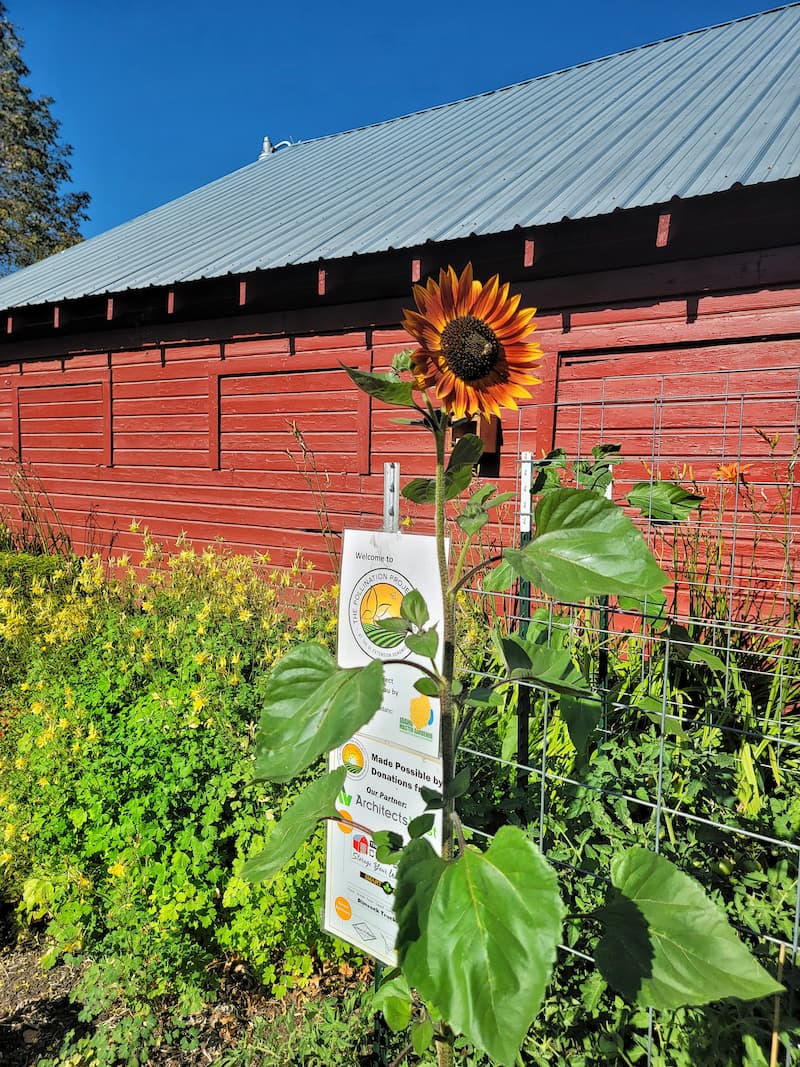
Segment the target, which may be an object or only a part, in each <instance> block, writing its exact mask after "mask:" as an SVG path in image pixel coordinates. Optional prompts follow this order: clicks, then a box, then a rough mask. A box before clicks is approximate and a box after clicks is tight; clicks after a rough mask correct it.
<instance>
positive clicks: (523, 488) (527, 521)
mask: <svg viewBox="0 0 800 1067" xmlns="http://www.w3.org/2000/svg"><path fill="white" fill-rule="evenodd" d="M520 458H521V463H520V472H519V532H520V533H521V534H529V533H530V532H531V481H532V478H533V452H523V453H522V455H521V457H520Z"/></svg>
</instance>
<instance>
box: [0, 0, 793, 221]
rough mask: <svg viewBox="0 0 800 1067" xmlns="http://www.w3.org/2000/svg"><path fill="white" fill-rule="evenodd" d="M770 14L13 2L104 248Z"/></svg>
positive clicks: (674, 0)
mask: <svg viewBox="0 0 800 1067" xmlns="http://www.w3.org/2000/svg"><path fill="white" fill-rule="evenodd" d="M770 6H776V5H770V4H768V3H767V2H765V0H760V2H759V0H692V2H689V0H671V2H670V3H666V4H662V3H658V4H656V3H653V2H652V0H638V2H621V0H619V2H617V0H607V2H603V0H599V2H598V0H595V2H589V0H561V3H560V4H559V3H550V4H544V3H540V2H539V0H505V2H500V3H491V2H488V0H480V2H479V0H448V2H446V3H436V2H435V0H434V2H428V3H427V4H419V3H417V4H408V3H405V4H402V5H400V4H396V5H391V6H390V5H385V4H381V0H371V2H365V0H348V2H344V0H327V2H323V0H305V2H304V0H286V2H283V3H275V2H273V0H263V2H260V3H259V2H256V0H214V2H213V3H212V2H210V0H193V2H192V0H160V2H159V0H137V2H136V3H135V4H131V5H130V6H129V5H127V4H122V3H121V2H117V0H6V7H7V9H8V15H9V17H10V18H11V20H12V21H13V22H14V23H15V25H16V26H17V29H18V31H19V32H20V34H21V35H22V37H23V39H24V41H25V49H24V52H23V58H24V59H25V62H26V63H27V65H28V66H29V67H30V69H31V78H30V82H29V83H30V85H31V87H32V88H33V90H34V92H35V93H36V94H37V95H49V96H52V97H54V99H55V103H54V105H53V112H54V114H55V116H56V118H57V119H58V120H59V121H60V122H61V124H62V139H63V140H65V141H67V142H68V143H70V144H72V146H73V148H74V154H73V157H72V176H73V181H74V185H75V187H76V188H79V189H85V190H86V191H87V192H89V193H90V194H91V196H92V204H91V208H90V213H91V220H90V222H89V223H87V224H86V225H85V226H84V228H83V232H84V234H85V235H86V236H92V235H93V234H95V233H99V232H101V231H103V230H107V229H109V228H110V227H112V226H115V225H117V224H119V223H121V222H125V221H126V220H127V219H130V218H133V217H135V216H136V215H140V214H142V213H143V212H145V211H148V210H150V209H151V208H154V207H157V206H158V205H159V204H163V203H166V202H167V201H168V200H172V199H174V198H175V197H177V196H180V195H182V194H183V193H186V192H189V191H190V190H192V189H195V188H197V187H198V186H200V185H203V184H205V183H206V182H208V181H211V180H213V179H214V178H218V177H220V176H221V175H223V174H227V173H229V172H230V171H232V170H235V169H237V168H238V167H240V166H243V165H244V164H246V163H249V162H251V161H252V160H254V159H255V158H256V157H257V156H258V153H259V151H260V148H261V142H262V139H263V137H264V135H265V134H268V135H269V136H270V138H271V139H272V141H273V142H274V143H277V142H279V141H282V140H294V141H300V140H308V139H310V138H312V137H319V136H321V135H324V134H328V133H336V132H339V131H341V130H347V129H352V128H353V127H356V126H363V125H368V124H370V123H374V122H380V121H381V120H383V119H388V118H393V117H395V116H397V115H403V114H407V113H408V112H411V111H417V110H420V109H421V108H426V107H432V106H434V105H436V104H442V103H446V102H448V101H451V100H457V99H460V98H461V97H464V96H469V95H472V94H474V93H481V92H485V91H488V90H491V89H497V88H499V87H501V86H504V85H510V84H513V83H514V82H518V81H522V80H524V79H526V78H533V77H536V76H537V75H539V74H546V73H548V72H550V71H554V70H559V69H562V68H564V67H569V66H573V65H574V64H576V63H582V62H585V61H586V60H590V59H595V58H598V57H600V56H603V55H609V54H611V53H614V52H619V51H622V50H624V49H627V48H633V47H637V46H639V45H643V44H647V43H649V42H651V41H656V40H660V39H661V38H663V37H670V36H673V35H675V34H678V33H684V32H686V31H688V30H693V29H699V28H701V27H704V26H711V25H714V24H716V23H719V22H726V21H728V20H729V19H733V18H739V17H741V16H743V15H749V14H753V13H754V12H756V11H760V10H766V9H767V8H768V7H770Z"/></svg>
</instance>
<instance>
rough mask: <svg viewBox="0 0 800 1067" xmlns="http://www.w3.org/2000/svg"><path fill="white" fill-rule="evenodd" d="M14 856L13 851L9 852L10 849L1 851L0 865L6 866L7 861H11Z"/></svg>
mask: <svg viewBox="0 0 800 1067" xmlns="http://www.w3.org/2000/svg"><path fill="white" fill-rule="evenodd" d="M13 858H14V854H13V853H12V852H9V851H8V850H6V851H5V852H0V866H2V867H5V866H6V864H7V863H11V861H12V860H13Z"/></svg>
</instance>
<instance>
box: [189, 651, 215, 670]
mask: <svg viewBox="0 0 800 1067" xmlns="http://www.w3.org/2000/svg"><path fill="white" fill-rule="evenodd" d="M193 659H194V661H195V663H196V664H197V665H198V667H204V666H205V664H206V663H208V661H209V660H210V659H211V653H210V652H206V651H205V649H204V650H203V651H202V652H195V654H194V656H193Z"/></svg>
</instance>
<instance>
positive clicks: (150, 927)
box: [0, 539, 346, 1063]
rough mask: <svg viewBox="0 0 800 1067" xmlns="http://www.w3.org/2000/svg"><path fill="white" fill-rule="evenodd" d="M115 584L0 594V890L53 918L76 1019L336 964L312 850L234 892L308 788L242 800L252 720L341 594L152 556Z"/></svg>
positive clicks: (147, 552) (177, 557)
mask: <svg viewBox="0 0 800 1067" xmlns="http://www.w3.org/2000/svg"><path fill="white" fill-rule="evenodd" d="M61 570H63V568H61ZM113 571H114V574H113V576H112V577H110V578H109V577H107V576H106V574H105V573H104V571H103V568H102V567H101V565H100V563H99V561H97V560H89V561H83V563H82V564H81V565H80V566H78V567H77V568H76V570H75V572H74V574H72V575H67V574H66V573H59V568H56V569H55V570H54V571H52V572H51V573H50V574H49V575H48V576H47V577H41V578H40V577H37V578H35V579H34V581H33V582H32V587H31V590H30V595H28V593H24V592H23V591H22V590H21V589H19V588H18V587H14V588H13V589H9V590H7V591H6V592H7V596H6V601H7V603H6V604H5V607H4V608H3V614H2V625H3V627H4V632H3V637H4V638H5V641H4V646H5V648H6V649H7V650H8V649H9V648H10V647H14V646H15V643H16V646H17V647H16V651H17V653H18V654H17V655H16V656H7V657H6V664H7V669H8V671H9V673H10V674H11V675H12V676H13V678H12V684H10V685H9V686H8V687H7V688H6V690H5V692H4V694H3V697H2V706H3V719H2V724H1V725H2V729H3V731H4V733H3V736H2V737H0V760H2V766H0V772H2V787H1V795H0V803H2V808H3V811H4V812H5V820H4V825H3V827H2V829H0V848H2V852H0V872H2V873H1V874H0V879H1V880H2V881H0V887H2V888H3V891H4V894H5V895H6V896H7V897H8V898H9V899H18V900H21V911H22V913H23V914H24V915H25V916H27V917H28V918H30V919H39V920H46V921H47V923H48V929H49V933H50V934H51V935H52V938H53V942H52V944H53V947H52V950H51V951H50V953H49V958H50V959H51V960H55V959H56V958H57V957H59V956H61V955H64V954H66V956H67V958H68V959H72V960H75V961H78V960H88V959H90V960H91V961H92V964H91V966H90V967H89V969H88V970H87V971H86V974H85V976H84V977H83V980H82V983H81V987H80V990H79V995H80V997H81V999H82V1000H83V1002H84V1005H85V1008H86V1015H87V1016H89V1015H94V1014H98V1013H99V1012H101V1011H104V1010H106V1009H108V1007H109V1005H110V1004H111V1003H112V1002H113V1001H114V1000H115V999H116V1000H119V1001H120V1003H121V1004H122V1005H127V1006H132V1005H137V1004H138V1005H139V1006H140V1007H141V1005H143V1004H144V1005H147V1004H150V1005H156V1004H161V1003H166V1002H170V1003H173V1004H175V1006H176V1009H177V1011H178V1012H179V1014H184V1015H185V1014H187V1013H190V1012H191V1011H193V1010H195V1009H197V1007H198V1006H199V1005H200V1003H201V1002H202V1001H203V999H204V998H206V997H208V996H209V995H212V994H213V988H214V984H215V975H216V974H218V973H220V971H221V969H222V966H223V963H224V961H225V960H226V959H230V958H231V957H234V958H237V959H239V960H241V961H243V962H244V963H245V964H246V965H247V966H248V967H249V968H250V969H251V971H252V972H253V973H254V974H255V976H256V977H257V978H258V979H259V980H261V981H263V982H265V983H266V984H267V986H269V987H270V988H271V989H272V990H273V991H274V992H275V993H276V994H278V995H280V994H281V993H283V992H284V991H285V990H286V989H287V988H289V987H291V986H293V985H295V984H297V983H302V981H303V980H304V978H306V977H307V976H308V975H309V974H310V973H311V971H312V969H313V968H314V966H315V965H316V963H317V962H318V961H319V960H326V959H336V958H338V957H339V956H340V955H341V954H342V953H343V952H345V951H346V950H345V948H344V946H343V945H342V944H341V942H335V941H334V940H333V939H331V938H329V937H327V936H326V935H323V934H322V933H321V932H320V930H319V918H318V912H319V905H320V893H321V873H322V862H323V857H322V845H321V839H320V838H319V837H318V838H317V839H315V840H314V841H312V842H311V843H309V844H308V845H307V847H306V848H305V849H304V850H303V851H302V852H301V853H300V854H299V855H298V857H297V858H296V859H295V861H294V863H293V864H292V865H291V867H289V868H287V869H286V870H285V871H284V872H283V873H282V875H281V877H279V878H277V879H276V880H275V881H274V882H273V883H271V884H270V885H268V886H253V885H251V884H249V883H246V882H244V881H243V880H242V879H240V878H239V877H238V876H237V871H238V869H239V867H240V866H241V863H242V862H243V860H244V858H246V856H247V855H248V854H249V853H250V852H252V851H253V850H254V849H256V848H258V847H260V846H261V845H262V844H263V841H264V839H265V836H266V835H267V834H268V833H269V829H270V826H271V825H273V824H274V823H275V821H276V819H277V818H278V817H279V815H280V813H281V811H282V810H283V809H284V808H285V807H286V806H288V804H290V803H291V801H292V798H293V796H294V794H295V792H296V791H297V789H298V787H299V785H300V784H301V783H293V784H292V786H291V787H289V786H284V787H276V788H273V789H272V791H271V792H270V793H269V794H268V795H267V796H266V797H265V795H264V790H263V789H258V790H256V789H254V788H253V785H252V760H251V747H252V739H253V736H254V729H255V728H254V720H255V719H256V718H257V716H258V711H259V705H260V699H261V697H260V693H261V687H262V685H263V683H264V679H265V674H266V671H267V669H268V667H269V665H270V663H271V662H272V661H273V659H274V658H275V656H276V655H278V654H279V653H280V652H281V651H282V650H284V649H285V648H287V647H289V646H291V644H292V643H293V642H294V641H295V640H297V639H300V638H302V639H303V640H308V639H309V637H311V638H312V639H314V638H316V639H318V640H320V641H322V642H325V641H329V640H330V637H331V634H332V632H333V630H334V628H335V619H334V611H335V594H334V593H332V592H331V591H328V590H322V591H319V592H316V591H314V590H313V588H312V585H311V582H310V575H309V573H308V571H307V570H305V569H304V568H303V566H302V564H301V563H300V562H297V563H296V564H295V565H294V567H293V568H291V569H290V570H289V571H277V570H270V569H269V568H268V567H267V566H266V564H265V563H258V562H256V561H254V560H253V559H251V558H248V557H242V556H228V555H226V554H224V553H223V552H221V551H207V552H203V553H196V552H194V551H193V550H192V549H191V547H189V546H185V545H182V546H179V551H177V552H176V553H175V554H173V555H172V556H171V557H166V556H164V554H163V553H162V552H161V550H160V549H159V547H158V546H156V545H154V544H153V543H152V542H150V541H149V539H145V545H144V567H143V568H139V569H138V570H136V571H134V569H133V568H131V566H130V565H129V561H128V560H126V559H125V558H122V559H121V560H118V561H116V564H115V565H114V567H113ZM22 650H24V652H25V656H24V661H23V660H22V659H21V658H20V655H19V653H20V652H21V651H22ZM12 668H13V669H12ZM134 1014H135V1013H134ZM143 1017H147V1013H146V1012H145V1015H144V1016H143ZM126 1025H127V1024H126ZM125 1032H126V1031H124V1028H123V1030H122V1031H120V1032H119V1034H118V1035H117V1036H118V1037H119V1038H120V1041H122V1042H123V1044H127V1045H129V1046H130V1045H131V1044H132V1043H133V1044H134V1045H135V1043H136V1042H133V1039H132V1038H131V1039H130V1040H128V1039H127V1038H125V1036H124V1034H125ZM136 1041H137V1042H139V1043H141V1044H142V1048H143V1050H144V1051H142V1056H143V1057H144V1059H143V1060H142V1061H141V1062H146V1046H147V1041H146V1040H145V1037H144V1036H143V1035H142V1034H140V1035H139V1036H138V1037H137V1038H136ZM103 1042H104V1044H103V1049H104V1050H105V1051H104V1052H103V1056H105V1057H106V1059H105V1060H103V1059H101V1060H100V1061H99V1062H109V1063H111V1062H115V1060H114V1056H117V1055H120V1054H121V1053H120V1049H119V1048H118V1047H116V1046H115V1044H114V1039H113V1035H111V1036H109V1034H108V1033H107V1032H104V1036H103ZM95 1051H96V1052H97V1054H98V1055H100V1051H101V1050H100V1046H99V1045H98V1046H97V1048H96V1049H95ZM131 1062H139V1061H136V1060H131Z"/></svg>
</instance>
